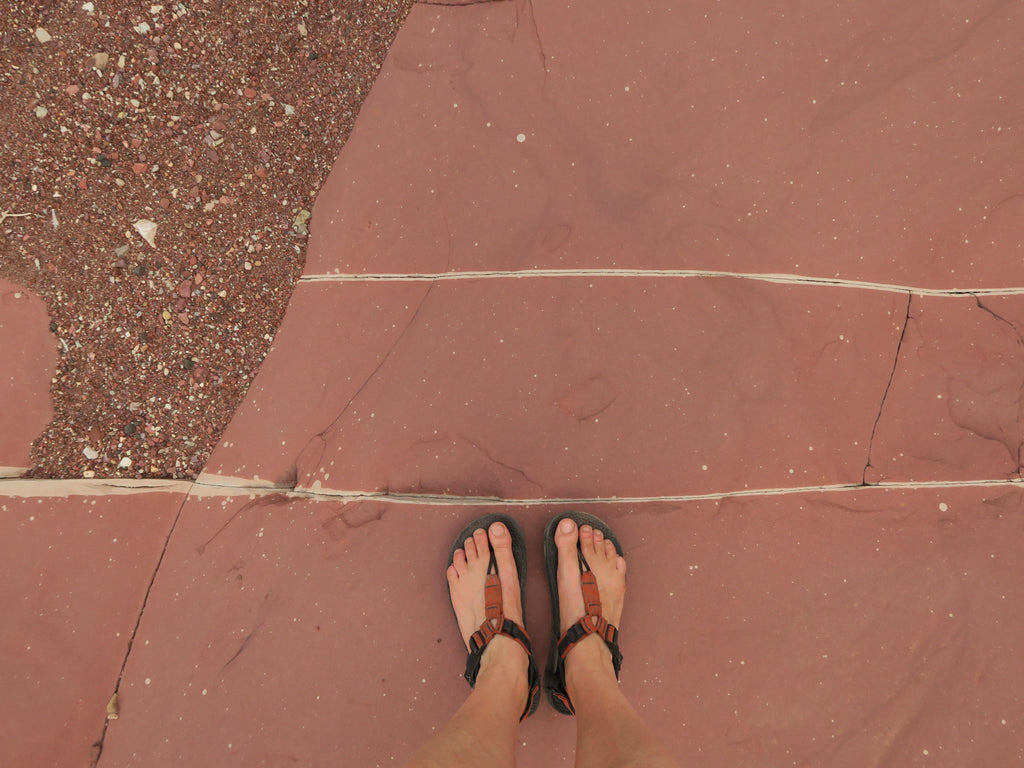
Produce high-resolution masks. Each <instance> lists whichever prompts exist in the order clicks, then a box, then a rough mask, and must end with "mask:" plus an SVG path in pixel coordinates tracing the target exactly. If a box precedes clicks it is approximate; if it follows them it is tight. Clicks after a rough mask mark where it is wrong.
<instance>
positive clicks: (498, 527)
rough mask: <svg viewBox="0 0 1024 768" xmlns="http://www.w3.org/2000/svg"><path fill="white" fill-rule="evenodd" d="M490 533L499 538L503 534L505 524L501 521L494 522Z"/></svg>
mask: <svg viewBox="0 0 1024 768" xmlns="http://www.w3.org/2000/svg"><path fill="white" fill-rule="evenodd" d="M491 535H492V536H495V537H497V538H499V539H500V538H501V537H502V536H504V535H505V526H504V525H502V524H501V523H495V524H494V525H493V526H491Z"/></svg>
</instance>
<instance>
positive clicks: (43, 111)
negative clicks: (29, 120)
mask: <svg viewBox="0 0 1024 768" xmlns="http://www.w3.org/2000/svg"><path fill="white" fill-rule="evenodd" d="M48 114H50V110H48V109H47V108H46V107H44V106H43V105H42V104H40V105H39V106H38V107H36V117H46V116H47V115H48Z"/></svg>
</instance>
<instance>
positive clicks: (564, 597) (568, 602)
mask: <svg viewBox="0 0 1024 768" xmlns="http://www.w3.org/2000/svg"><path fill="white" fill-rule="evenodd" d="M577 539H578V540H579V543H580V551H581V552H582V553H583V557H584V559H585V560H586V561H587V565H588V566H589V567H590V570H591V571H593V572H594V577H595V578H596V579H597V588H598V591H599V592H600V593H601V614H602V615H603V616H604V618H605V619H606V620H607V621H608V623H609V624H614V625H615V626H616V627H618V626H619V621H621V619H622V605H623V601H624V599H625V596H626V560H625V558H623V557H621V556H620V555H619V554H618V552H616V551H615V545H614V544H613V543H612V542H611V541H610V540H608V539H606V538H605V537H604V534H603V533H601V531H599V530H596V529H594V528H592V527H591V526H589V525H583V526H581V527H580V528H579V529H578V530H577V527H576V523H575V522H573V520H571V519H570V518H566V519H564V520H562V521H560V522H559V524H558V530H556V531H555V547H556V548H557V549H558V609H559V614H560V622H559V623H560V625H561V626H560V630H559V632H560V634H564V633H565V631H566V630H567V629H568V628H569V627H571V626H572V625H573V624H575V623H576V622H577V621H579V620H580V619H581V618H583V616H584V614H585V613H586V606H585V605H584V603H583V592H582V588H581V586H580V567H579V560H578V559H577V556H576V541H577ZM594 666H596V667H598V668H599V669H600V670H601V671H602V673H607V674H611V675H612V677H614V676H615V670H614V668H613V666H612V654H611V651H610V650H608V646H607V645H605V643H604V641H603V640H601V638H600V637H598V636H596V635H590V636H589V637H586V638H584V639H583V640H581V641H580V642H579V643H578V644H577V645H576V646H575V647H574V648H573V649H572V650H571V651H569V653H567V654H566V657H565V671H566V679H567V682H569V678H570V677H571V676H572V674H573V673H574V672H575V671H578V670H580V669H582V668H584V667H586V668H588V669H592V668H593V667H594Z"/></svg>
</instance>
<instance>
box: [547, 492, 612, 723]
mask: <svg viewBox="0 0 1024 768" xmlns="http://www.w3.org/2000/svg"><path fill="white" fill-rule="evenodd" d="M567 517H568V518H570V519H571V520H573V521H574V522H575V523H576V527H577V529H578V528H579V526H581V525H589V526H590V527H591V528H593V529H594V530H596V531H601V533H602V534H604V537H605V538H606V539H608V540H609V541H611V542H612V543H613V544H614V545H615V551H616V552H618V553H619V555H620V556H621V555H622V554H623V553H622V546H621V545H620V544H619V540H618V539H617V538H615V534H614V533H612V530H611V528H609V527H608V526H607V524H605V523H604V521H602V520H599V519H598V518H596V517H594V516H593V515H588V514H587V513H586V512H563V513H562V514H560V515H557V516H556V517H554V518H553V519H552V520H551V522H549V523H548V526H547V528H546V529H545V530H544V564H545V566H546V567H547V573H548V587H549V588H550V590H551V610H552V620H551V626H552V628H553V629H554V633H553V634H552V645H551V653H550V654H548V667H547V671H546V672H545V674H544V692H545V693H546V694H547V698H548V701H549V702H550V703H551V706H552V707H554V708H555V709H556V710H558V711H559V712H561V713H562V714H563V715H574V714H576V710H575V708H574V707H573V705H572V702H571V701H570V700H569V693H568V691H567V690H566V688H565V655H566V654H567V653H569V651H571V650H572V649H573V647H575V645H576V644H577V643H578V642H580V641H581V640H582V639H583V638H585V637H586V636H587V635H591V634H597V635H598V636H599V637H600V638H601V639H602V640H604V642H605V645H607V646H608V649H609V650H610V651H611V652H612V666H613V667H614V668H615V678H616V679H618V677H619V669H620V668H621V667H622V652H621V651H620V650H619V630H618V628H617V627H616V626H614V625H613V624H609V623H608V621H607V619H605V618H604V616H602V615H601V594H600V592H599V591H598V589H597V579H596V578H595V577H594V574H593V572H592V571H591V570H590V566H589V565H587V561H586V559H585V558H584V557H583V553H582V552H581V551H580V548H579V542H578V541H577V544H576V554H577V555H578V556H579V561H580V573H581V574H582V578H581V580H582V588H583V602H584V603H585V604H586V610H587V612H586V614H585V615H584V616H583V618H581V619H580V620H579V621H577V622H576V623H575V624H573V625H572V626H571V627H569V628H568V629H567V630H566V631H565V632H564V633H563V634H562V636H561V637H559V636H558V635H557V632H558V627H559V626H560V625H561V616H560V615H559V609H558V550H557V549H556V548H555V531H556V529H557V528H558V524H559V523H560V522H562V520H564V519H565V518H567Z"/></svg>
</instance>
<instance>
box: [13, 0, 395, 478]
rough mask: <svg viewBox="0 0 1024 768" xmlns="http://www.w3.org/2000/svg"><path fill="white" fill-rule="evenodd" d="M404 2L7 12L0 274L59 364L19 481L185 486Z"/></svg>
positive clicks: (256, 342) (243, 378)
mask: <svg viewBox="0 0 1024 768" xmlns="http://www.w3.org/2000/svg"><path fill="white" fill-rule="evenodd" d="M411 4H412V3H411V1H410V0H383V2H373V3H365V2H354V1H353V0H346V2H343V3H334V2H326V0H309V2H308V3H306V2H303V3H286V4H278V3H271V2H266V0H259V1H257V2H241V0H224V1H223V2H216V1H214V2H190V3H177V2H164V3H163V4H162V5H161V4H156V3H153V4H151V3H148V2H144V3H131V4H120V3H118V4H108V3H104V2H94V3H88V2H84V1H83V2H77V1H76V2H75V3H57V2H55V1H54V0H50V2H47V3H42V4H39V3H25V2H15V3H12V4H9V5H8V6H7V7H6V10H5V11H4V12H3V13H2V15H0V40H2V43H3V45H2V47H0V94H2V98H3V103H4V104H5V105H6V109H5V110H4V111H3V112H2V113H0V132H2V134H3V135H4V136H5V137H6V141H5V142H4V144H3V146H2V147H0V167H3V168H4V175H5V178H6V180H7V183H6V184H5V188H4V189H3V191H2V192H0V210H2V211H5V212H7V213H8V214H15V215H14V216H7V217H5V219H4V221H3V222H2V223H0V242H2V246H0V277H5V278H7V279H9V280H12V281H14V282H16V283H19V284H21V285H23V286H25V287H27V288H29V289H31V290H33V291H35V292H36V293H38V294H39V295H40V296H41V297H42V298H43V299H44V301H45V302H46V303H47V306H48V308H49V312H50V317H51V324H50V328H51V330H52V331H53V333H54V334H55V335H56V336H57V338H58V343H59V345H60V355H61V357H60V362H59V365H58V369H57V373H56V376H55V378H54V381H53V385H52V388H51V396H52V399H53V403H54V411H55V417H54V420H53V422H52V423H51V424H50V425H49V426H48V427H47V429H46V430H45V431H44V432H43V434H42V435H41V436H40V437H39V438H38V439H37V440H36V441H35V443H34V445H33V451H32V468H31V469H30V471H29V473H28V474H29V476H33V477H76V476H77V477H81V476H83V475H85V476H95V477H171V478H192V477H195V476H196V475H197V474H198V472H199V471H200V470H201V469H202V467H203V466H204V464H205V463H206V459H207V457H208V455H209V453H210V450H211V449H212V447H213V445H214V444H215V443H216V441H217V440H218V438H219V436H220V434H221V432H222V431H223V429H224V427H225V426H226V424H227V422H228V421H229V420H230V418H231V416H232V414H233V413H234V411H235V408H236V407H237V405H238V404H239V402H240V401H241V399H242V397H243V396H244V395H245V393H246V390H247V389H248V386H249V383H250V382H251V381H252V378H253V376H254V375H255V373H256V371H257V369H258V368H259V365H260V363H261V361H262V360H263V358H264V356H265V355H266V353H267V350H268V349H269V347H270V343H271V340H272V339H273V336H274V334H275V332H276V330H277V327H278V325H279V323H280V321H281V318H282V316H283V314H284V310H285V307H286V305H287V303H288V299H289V297H290V295H291V292H292V288H293V286H294V283H295V280H296V278H297V277H298V275H299V274H300V273H301V271H302V266H303V263H304V260H305V253H306V240H307V228H306V218H307V214H306V213H305V212H308V211H311V210H312V208H313V202H314V198H315V197H316V195H317V192H318V190H319V188H320V185H321V183H322V181H323V179H324V177H325V176H326V174H327V172H328V171H329V169H330V167H331V164H332V163H333V161H334V160H335V158H336V157H337V155H338V152H339V150H340V148H341V146H342V145H343V144H344V142H345V141H346V140H347V138H348V136H349V133H350V131H351V129H352V124H353V122H354V120H355V117H356V115H357V114H358V111H359V108H360V106H361V105H362V101H363V99H364V98H365V96H366V94H367V92H368V91H369V89H370V86H371V85H372V83H373V80H374V78H375V77H376V74H377V72H378V70H379V68H380V65H381V63H382V61H383V59H384V56H385V54H386V53H387V49H388V46H389V45H390V43H391V40H392V39H393V37H394V34H395V32H396V31H397V29H398V27H399V25H400V24H401V22H402V21H403V19H404V18H405V15H406V13H407V12H408V10H409V8H410V7H411ZM40 5H41V6H42V7H39V6H40ZM92 7H94V8H95V10H89V9H90V8H92ZM108 13H109V15H108ZM38 30H45V32H40V31H38ZM47 36H49V38H50V39H49V40H46V41H45V42H41V40H45V39H46V38H47ZM97 54H106V57H104V56H99V57H98V58H97ZM104 58H105V59H106V60H105V61H104ZM140 220H147V221H152V222H153V223H155V224H156V225H157V231H156V235H155V240H154V242H155V246H152V245H150V244H149V243H147V242H146V240H145V239H144V238H143V237H142V236H141V234H140V232H139V231H138V230H137V229H136V227H135V223H136V222H138V221H140ZM86 447H89V448H91V449H92V450H95V451H96V452H98V453H99V457H98V458H96V459H93V460H90V459H88V458H86V456H85V455H84V454H83V450H84V449H85V448H86ZM126 459H127V460H129V461H130V464H128V462H126V461H125V460H126Z"/></svg>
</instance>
